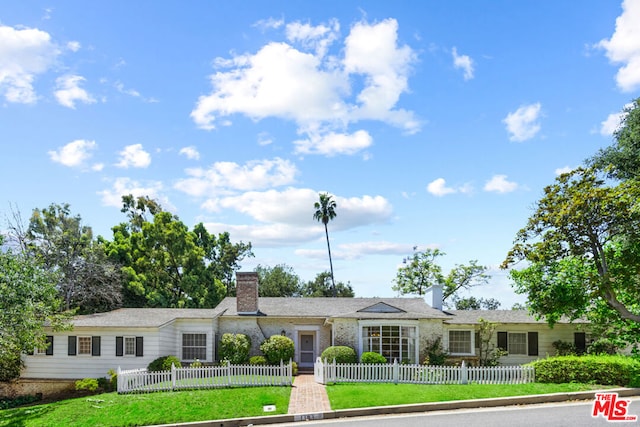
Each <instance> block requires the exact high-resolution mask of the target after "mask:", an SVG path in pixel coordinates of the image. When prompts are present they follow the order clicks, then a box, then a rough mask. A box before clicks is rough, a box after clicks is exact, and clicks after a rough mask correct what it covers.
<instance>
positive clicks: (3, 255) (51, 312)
mask: <svg viewBox="0 0 640 427" xmlns="http://www.w3.org/2000/svg"><path fill="white" fill-rule="evenodd" d="M2 243H3V238H2V236H0V246H2ZM56 282H57V280H56V277H55V274H54V273H52V272H51V271H50V270H49V269H47V268H44V267H42V266H41V265H40V264H39V263H38V261H37V260H36V259H35V258H33V257H26V256H25V255H24V254H16V253H14V252H13V251H12V250H11V249H5V250H0V381H8V380H11V379H14V378H17V377H19V376H20V369H21V368H22V361H21V358H20V355H21V354H22V353H27V352H31V351H33V350H34V349H35V348H36V347H39V348H43V347H45V345H46V335H45V332H44V329H43V327H44V325H45V323H49V324H50V325H52V327H53V328H54V329H56V330H60V329H64V328H66V327H68V319H69V317H70V313H62V312H61V311H60V310H61V308H62V301H61V300H60V298H59V297H58V292H57V290H56V288H55V283H56Z"/></svg>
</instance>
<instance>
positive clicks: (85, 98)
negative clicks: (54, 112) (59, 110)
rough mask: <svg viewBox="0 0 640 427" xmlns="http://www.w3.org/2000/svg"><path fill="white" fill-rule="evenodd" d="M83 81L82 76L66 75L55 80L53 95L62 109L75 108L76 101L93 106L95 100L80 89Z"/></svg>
mask: <svg viewBox="0 0 640 427" xmlns="http://www.w3.org/2000/svg"><path fill="white" fill-rule="evenodd" d="M84 81H85V78H84V77H82V76H76V75H66V76H62V77H58V78H57V79H56V91H55V92H54V95H55V97H56V99H57V100H58V103H59V104H60V105H62V106H64V107H69V108H73V109H75V108H76V101H80V102H84V103H85V104H93V103H94V102H96V100H95V99H94V98H93V97H92V96H91V95H89V93H88V92H87V91H86V90H84V89H83V88H81V87H80V84H81V83H82V82H84Z"/></svg>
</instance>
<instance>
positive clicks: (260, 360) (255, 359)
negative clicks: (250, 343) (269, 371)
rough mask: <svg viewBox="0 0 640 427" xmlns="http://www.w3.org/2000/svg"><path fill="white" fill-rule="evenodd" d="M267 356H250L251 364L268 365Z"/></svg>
mask: <svg viewBox="0 0 640 427" xmlns="http://www.w3.org/2000/svg"><path fill="white" fill-rule="evenodd" d="M266 364H267V358H266V357H264V356H252V357H251V358H249V365H266Z"/></svg>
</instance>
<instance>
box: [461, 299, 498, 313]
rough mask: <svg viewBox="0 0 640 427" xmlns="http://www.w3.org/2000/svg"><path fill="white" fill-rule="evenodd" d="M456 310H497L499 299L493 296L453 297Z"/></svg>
mask: <svg viewBox="0 0 640 427" xmlns="http://www.w3.org/2000/svg"><path fill="white" fill-rule="evenodd" d="M454 305H455V307H456V310H482V309H484V310H497V309H498V308H500V301H498V300H497V299H495V298H476V297H473V296H472V297H467V298H455V299H454Z"/></svg>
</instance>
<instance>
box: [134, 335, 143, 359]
mask: <svg viewBox="0 0 640 427" xmlns="http://www.w3.org/2000/svg"><path fill="white" fill-rule="evenodd" d="M142 356H144V337H136V357H142Z"/></svg>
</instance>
